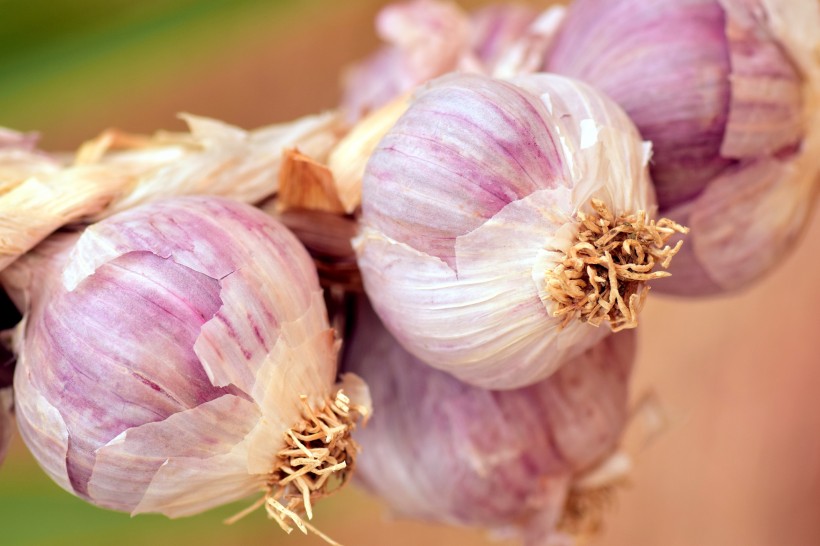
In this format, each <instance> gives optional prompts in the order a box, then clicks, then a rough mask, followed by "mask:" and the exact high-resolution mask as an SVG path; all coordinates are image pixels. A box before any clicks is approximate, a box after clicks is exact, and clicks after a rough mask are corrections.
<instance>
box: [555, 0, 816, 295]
mask: <svg viewBox="0 0 820 546" xmlns="http://www.w3.org/2000/svg"><path fill="white" fill-rule="evenodd" d="M818 51H820V5H819V4H818V3H817V2H816V0H783V1H779V0H658V1H656V2H644V1H640V0H612V1H607V2H600V1H597V0H578V1H576V2H574V3H573V4H572V6H571V7H570V8H569V9H568V11H567V17H566V19H565V21H564V23H563V26H562V29H561V31H560V32H559V34H558V36H557V38H556V40H555V43H554V47H553V49H552V51H551V52H550V55H549V58H548V60H547V62H546V63H545V65H544V66H545V68H546V69H547V70H549V71H554V72H557V73H561V74H566V75H569V76H572V77H577V78H579V79H582V80H584V81H586V82H588V83H590V84H592V85H594V86H595V87H596V88H598V89H600V90H601V91H603V92H605V93H606V94H607V95H609V96H610V97H611V98H612V99H614V100H615V101H616V102H618V104H620V105H621V106H622V107H623V108H624V109H625V110H626V111H627V113H628V114H629V115H630V117H631V118H632V119H633V121H634V122H635V124H636V125H637V127H638V129H639V130H640V131H641V134H642V136H643V137H644V138H646V139H647V140H651V141H652V143H653V147H654V149H655V154H654V157H653V161H652V165H651V173H652V178H653V181H654V183H655V186H656V189H657V193H658V204H659V208H660V213H661V215H663V216H667V217H669V218H671V219H673V220H675V221H677V222H680V223H682V224H684V225H687V226H688V227H689V228H690V230H691V231H690V234H689V235H688V236H687V238H686V239H687V240H686V242H685V244H684V246H683V249H682V251H681V252H680V253H679V255H678V256H677V257H676V258H675V260H674V261H673V262H672V265H671V267H670V269H669V272H670V273H671V274H672V277H671V278H670V279H669V280H668V281H667V282H663V283H658V284H657V289H658V290H660V291H663V292H669V293H676V294H680V295H687V296H696V295H708V294H719V293H724V292H730V291H735V290H738V289H740V288H744V287H747V286H749V285H751V284H753V283H754V282H755V281H757V280H759V279H760V278H762V277H763V276H764V275H765V274H766V273H767V272H768V271H770V270H771V269H772V268H773V267H774V266H775V265H776V264H778V263H779V262H780V261H782V258H783V256H784V255H785V254H786V252H787V251H788V250H789V249H790V248H791V247H792V246H793V244H794V241H795V240H796V239H797V237H798V235H799V233H800V232H801V230H802V227H803V225H804V223H805V221H806V218H807V217H808V215H809V213H810V211H811V209H812V208H813V206H812V205H811V203H812V202H813V201H814V193H815V190H814V187H815V186H816V184H817V179H818V177H820V142H818V141H820V136H818V135H817V133H818V132H820V114H818V107H819V106H820V101H819V100H818V95H820V53H818Z"/></svg>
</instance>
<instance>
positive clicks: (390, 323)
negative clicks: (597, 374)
mask: <svg viewBox="0 0 820 546" xmlns="http://www.w3.org/2000/svg"><path fill="white" fill-rule="evenodd" d="M649 155H650V147H649V145H648V144H647V143H645V142H643V141H642V140H641V139H640V137H639V136H638V133H637V131H636V130H635V128H634V126H633V125H632V123H631V122H630V121H629V119H628V118H627V117H626V115H625V114H624V113H623V111H622V110H621V109H620V108H618V107H617V106H616V105H615V104H614V103H613V102H611V101H610V100H609V99H607V98H606V97H604V96H603V95H601V94H600V93H598V92H596V91H595V90H593V89H592V88H591V87H589V86H587V85H585V84H582V83H580V82H577V81H575V80H571V79H568V78H563V77H560V76H553V75H546V74H539V75H527V76H521V77H518V78H515V79H513V80H511V81H509V82H505V81H500V80H493V79H490V78H486V77H482V76H477V75H454V76H448V77H444V78H441V79H439V80H436V81H435V82H433V83H431V84H430V85H429V86H428V87H426V88H424V89H423V90H422V91H420V92H419V93H418V94H417V96H416V97H415V99H414V101H413V103H412V104H411V105H410V108H409V109H408V111H407V113H405V115H404V116H403V117H402V118H400V120H399V121H398V123H397V124H396V125H395V126H394V127H393V128H392V129H391V130H390V132H388V134H387V136H386V137H385V138H384V139H383V140H382V141H381V143H380V144H379V147H378V148H377V149H376V151H375V152H374V154H373V156H372V157H371V159H370V161H369V163H368V165H367V170H366V173H365V179H364V184H363V197H362V217H361V225H362V228H361V231H360V234H359V236H358V237H357V239H356V240H355V241H354V248H355V249H356V252H357V256H358V263H359V267H360V270H361V273H362V277H363V281H364V287H365V291H366V292H367V294H368V295H369V296H370V298H371V301H372V302H373V305H374V307H375V309H376V312H377V313H378V314H379V316H380V317H381V318H382V320H383V321H384V322H385V324H386V326H387V328H388V329H389V330H390V331H391V333H392V334H393V335H394V336H395V337H396V338H397V339H398V340H399V342H400V343H402V345H403V346H404V347H405V348H406V349H407V350H408V351H410V352H411V353H413V354H414V355H415V356H416V357H418V358H419V359H421V360H423V361H425V362H427V363H429V364H431V365H432V366H434V367H437V368H439V369H442V370H445V371H447V372H450V373H452V374H453V375H455V376H456V377H458V378H460V379H462V380H463V381H465V382H468V383H471V384H474V385H478V386H483V387H487V388H516V387H521V386H525V385H528V384H532V383H534V382H536V381H538V380H540V379H543V378H545V377H547V376H548V375H549V374H550V373H552V372H554V371H555V370H556V369H557V368H558V367H559V366H560V364H561V363H562V362H563V361H565V360H567V359H568V358H571V357H572V356H575V355H577V354H579V353H581V352H583V351H584V350H586V349H587V348H589V347H591V346H592V345H594V344H595V343H596V342H598V341H599V340H600V339H601V338H602V337H603V336H605V335H606V334H607V333H608V331H609V330H610V327H609V326H605V327H601V328H595V327H594V326H592V325H591V324H601V323H602V322H603V320H602V317H601V316H600V314H601V313H603V312H602V309H604V308H606V309H607V311H606V313H608V315H607V316H609V317H610V319H611V322H610V323H609V324H612V329H619V328H621V327H626V326H634V325H635V322H636V320H637V318H636V316H637V312H638V311H639V310H640V306H641V304H642V301H643V297H644V295H645V290H644V288H645V287H643V286H642V285H643V283H642V282H640V283H638V284H636V285H635V286H634V287H632V288H629V287H627V285H621V288H622V292H624V293H623V300H624V301H623V302H621V301H619V302H618V303H617V304H616V303H614V302H613V300H612V299H611V298H610V296H612V295H613V292H608V293H607V294H606V296H605V297H604V296H602V295H601V293H599V292H598V288H595V289H594V292H595V293H594V294H593V286H592V285H597V284H598V283H599V282H602V284H601V286H603V285H604V284H606V280H607V279H610V280H612V277H610V275H609V274H608V273H602V272H601V271H602V270H598V269H595V268H594V267H592V269H591V268H590V267H591V266H590V267H587V266H586V265H585V262H584V261H583V259H584V256H586V255H587V254H592V253H594V252H593V251H592V250H590V249H591V248H592V243H591V242H582V241H586V240H587V239H588V237H587V236H586V235H585V233H586V230H587V227H588V226H589V225H592V224H588V226H587V227H584V225H583V223H584V221H585V220H584V219H585V218H587V219H589V221H590V222H592V223H594V222H596V221H597V222H598V223H599V224H600V222H602V221H604V219H603V218H602V217H601V218H598V216H596V211H600V210H604V211H611V212H612V213H613V214H614V216H621V217H622V218H627V217H628V216H629V215H637V216H635V217H634V218H633V219H632V220H629V221H631V222H633V225H632V226H633V227H634V226H638V227H641V228H643V227H647V226H652V227H653V228H654V227H655V226H656V225H655V224H653V223H652V222H650V221H649V220H648V217H651V216H652V215H653V214H654V209H655V205H654V196H653V192H652V187H651V184H650V181H649V178H648V174H647V168H646V167H647V161H648V160H649ZM590 203H592V205H591V204H590ZM593 207H594V208H595V209H596V210H592V209H593ZM640 211H644V212H645V213H646V215H643V214H642V213H640ZM604 214H608V212H605V213H604ZM639 217H640V218H643V220H637V218H639ZM596 218H598V219H597V220H596ZM610 220H612V218H610ZM619 221H620V220H619ZM607 222H608V224H609V227H607V228H606V229H604V233H607V232H608V230H609V229H610V228H613V229H611V230H610V231H609V234H608V235H605V236H602V237H601V240H604V239H608V237H609V236H610V235H611V234H613V233H621V232H622V231H623V232H624V233H621V234H620V235H619V236H621V237H625V238H628V237H627V236H626V227H627V226H630V224H628V223H625V222H622V223H621V224H619V227H618V228H617V229H614V223H613V222H609V220H607ZM599 224H595V226H593V227H594V228H595V229H600V225H599ZM658 226H660V224H658ZM678 228H679V226H678ZM629 229H632V227H629ZM664 229H665V228H664ZM681 229H682V228H681ZM672 232H674V229H673V230H671V232H667V233H664V235H663V237H664V238H667V237H669V236H670V235H671V233H672ZM599 235H600V234H599ZM599 235H596V236H594V237H593V238H592V241H594V240H595V238H597V237H599ZM582 236H583V238H582V239H579V238H581V237H582ZM633 242H634V241H633ZM658 242H661V243H662V240H661V238H658ZM629 244H631V243H627V242H626V241H625V240H624V241H623V247H622V248H623V249H626V248H627V247H628V246H629ZM596 245H597V243H596ZM661 247H663V245H661ZM596 248H597V247H596ZM619 248H621V247H620V246H619ZM644 248H645V249H646V251H647V252H646V253H645V252H644V250H641V251H640V253H639V254H640V255H641V256H645V255H648V254H647V253H648V252H650V251H649V250H648V247H644ZM659 248H660V247H659ZM674 251H675V249H671V248H666V247H663V252H665V253H668V254H674ZM618 252H621V251H620V250H619V251H618ZM630 252H632V250H630ZM652 252H654V251H652ZM607 256H609V255H608V254H607ZM600 257H601V258H602V257H603V251H602V254H601V256H600ZM618 259H619V260H624V261H630V260H632V259H635V258H634V256H633V257H632V258H629V257H627V256H626V255H625V254H624V255H622V256H620V257H619V258H618ZM568 260H569V262H568ZM653 260H654V258H653ZM573 266H577V267H578V271H577V273H572V272H570V271H568V270H569V269H570V268H572V267H573ZM621 267H624V266H617V267H614V268H610V269H609V271H610V273H612V272H613V271H614V270H615V269H618V268H621ZM626 267H627V268H630V267H632V266H626ZM593 269H595V271H593ZM648 269H651V267H649V268H648ZM648 269H647V267H646V266H636V269H635V271H638V270H640V271H647V270H648ZM569 273H572V274H571V275H570V274H569ZM591 273H594V275H595V282H592V278H591V277H587V278H586V281H584V280H583V279H582V277H584V275H587V274H591ZM613 274H614V273H613ZM600 275H603V277H604V278H603V279H602V278H601V277H600ZM564 277H567V278H568V281H567V283H565V284H566V286H565V287H564V288H561V287H560V286H559V289H556V288H555V286H554V285H555V284H556V283H558V284H559V285H560V284H561V283H562V282H563V280H562V279H563V278H564ZM614 285H615V283H614V282H613V283H612V284H610V286H614ZM579 287H580V288H579ZM564 289H565V290H566V295H567V298H564V301H562V300H560V299H556V292H557V293H561V292H563V291H564ZM579 291H580V293H577V292H579ZM559 295H561V294H559ZM570 296H571V297H572V298H577V299H575V300H573V301H572V302H569V303H567V300H569V299H570ZM624 302H625V303H624ZM607 306H608V307H607ZM582 308H585V309H582ZM619 309H623V311H624V316H623V317H619V316H618V313H619V311H618V310H619ZM590 310H591V311H593V313H592V315H591V316H585V314H584V313H586V312H588V311H590ZM576 311H577V312H576ZM596 313H597V315H596ZM575 316H578V317H579V318H584V320H587V322H584V321H581V320H574V317H575ZM621 318H625V321H620V319H621Z"/></svg>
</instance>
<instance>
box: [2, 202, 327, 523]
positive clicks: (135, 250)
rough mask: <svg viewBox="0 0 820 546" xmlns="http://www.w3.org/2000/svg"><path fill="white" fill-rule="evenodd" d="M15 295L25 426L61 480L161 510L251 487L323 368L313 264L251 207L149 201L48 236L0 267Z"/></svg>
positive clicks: (103, 502) (121, 505)
mask: <svg viewBox="0 0 820 546" xmlns="http://www.w3.org/2000/svg"><path fill="white" fill-rule="evenodd" d="M2 281H3V283H4V285H5V286H6V288H7V289H8V290H9V292H10V294H12V295H13V297H15V300H16V301H17V302H22V303H23V304H24V305H25V306H26V315H25V319H24V324H23V325H22V326H21V327H20V329H19V331H18V339H17V349H18V353H19V360H18V364H17V369H16V372H15V381H14V387H15V392H16V396H17V408H16V409H17V420H18V424H19V428H20V432H21V436H22V437H23V439H24V441H25V442H26V444H27V446H28V447H29V448H30V450H31V451H32V453H33V454H34V455H35V457H36V458H37V460H38V462H39V463H40V465H41V466H42V467H43V468H44V469H45V470H46V472H47V473H48V474H49V475H50V476H51V477H52V478H53V479H54V480H55V481H56V482H57V483H58V484H59V485H60V486H61V487H63V488H64V489H66V490H67V491H69V492H72V493H74V494H75V495H78V496H80V497H82V498H84V499H86V500H88V501H90V502H92V503H94V504H96V505H98V506H102V507H106V508H111V509H114V510H121V511H126V512H130V513H132V514H137V513H142V512H160V513H163V514H166V515H168V516H171V517H177V516H185V515H190V514H195V513H198V512H201V511H203V510H206V509H208V508H211V507H214V506H218V505H221V504H225V503H227V502H230V501H233V500H237V499H240V498H243V497H245V496H247V495H249V494H252V493H255V492H260V491H264V490H265V488H266V487H267V486H268V485H269V482H270V481H271V473H272V472H273V470H274V466H275V464H276V460H277V459H276V457H277V453H278V451H279V450H280V449H282V448H283V447H284V442H285V432H286V431H287V430H288V429H289V428H290V427H293V426H294V425H295V424H297V423H299V422H301V420H302V411H303V409H304V405H303V402H302V401H301V400H300V395H304V396H306V397H307V401H308V403H309V404H311V405H312V406H313V407H314V408H316V407H319V406H321V405H322V404H323V402H324V401H325V400H326V399H327V397H328V396H329V394H330V393H331V390H332V385H333V381H334V378H335V374H336V370H335V355H336V351H337V343H336V341H335V338H334V334H333V331H332V330H331V329H330V327H329V325H328V321H327V312H326V310H325V307H324V303H323V300H322V293H321V290H320V288H319V285H318V280H317V277H316V272H315V269H314V268H313V265H312V262H311V260H310V258H309V256H308V254H307V253H306V251H305V250H304V248H303V247H302V246H301V245H300V244H299V242H298V241H297V240H296V238H295V237H294V236H293V235H292V234H290V233H289V232H288V231H287V230H286V229H285V228H284V227H283V226H281V225H280V224H278V223H277V222H275V221H274V220H273V219H271V218H270V217H268V216H267V215H265V214H264V213H262V212H261V211H259V210H257V209H254V208H253V207H250V206H248V205H244V204H241V203H238V202H233V201H229V200H224V199H219V198H213V197H189V198H177V199H171V200H166V201H160V202H157V203H153V204H151V205H147V206H143V207H137V208H134V209H131V210H129V211H126V212H123V213H120V214H117V215H114V216H112V217H110V218H108V219H106V220H103V221H101V222H99V223H97V224H94V225H92V226H90V227H89V228H87V229H86V230H85V231H84V232H83V233H82V234H81V235H78V234H68V235H65V234H58V235H57V236H55V237H53V238H50V239H49V240H47V241H46V242H45V243H44V245H40V246H39V247H38V248H37V249H36V250H35V251H33V252H32V253H29V254H28V255H26V256H25V257H24V258H22V259H21V260H18V261H17V262H15V264H13V265H12V266H11V267H10V268H8V269H7V270H6V271H4V272H3V274H2Z"/></svg>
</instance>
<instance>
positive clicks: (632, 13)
mask: <svg viewBox="0 0 820 546" xmlns="http://www.w3.org/2000/svg"><path fill="white" fill-rule="evenodd" d="M725 19H726V18H725V15H724V13H723V10H722V9H721V8H720V6H719V5H718V3H717V2H716V1H715V0H685V1H669V0H660V1H657V2H646V1H644V0H614V1H601V0H578V1H576V2H574V3H573V5H572V7H571V9H569V10H568V12H567V16H566V19H565V20H564V22H563V25H562V28H561V31H560V32H559V35H558V37H557V38H556V40H555V43H554V45H553V49H552V52H551V54H550V57H549V61H548V63H547V70H549V71H550V72H556V73H558V74H566V75H568V76H572V77H575V78H578V79H580V80H583V81H586V82H588V83H591V84H592V85H594V86H596V87H597V88H598V89H600V90H601V91H603V92H604V93H606V94H607V95H608V96H609V97H611V98H612V99H614V100H615V101H616V102H618V104H620V105H621V106H622V107H623V108H624V110H626V112H627V114H629V116H630V117H631V118H632V120H633V121H634V122H635V125H637V126H638V129H639V130H640V131H641V136H642V137H643V138H645V139H647V140H650V141H652V143H653V154H652V173H653V181H654V183H655V188H656V191H657V195H658V203H659V205H660V207H661V210H664V209H665V208H667V207H670V206H673V205H675V204H677V203H680V202H682V201H684V200H686V199H689V198H691V197H693V196H695V195H697V194H698V192H700V191H701V190H702V189H703V188H704V187H705V185H706V184H707V183H708V182H709V180H710V179H711V178H712V177H714V176H715V175H716V174H717V173H719V172H720V171H721V169H723V168H725V167H726V166H727V165H730V164H731V163H732V161H731V160H730V159H727V158H724V157H721V155H720V144H721V142H722V141H723V135H724V132H725V127H726V121H727V119H728V116H729V98H730V88H729V81H728V74H729V72H730V66H729V51H728V46H727V40H726V33H725V27H726V20H725Z"/></svg>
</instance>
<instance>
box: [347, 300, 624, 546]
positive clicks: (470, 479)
mask: <svg viewBox="0 0 820 546" xmlns="http://www.w3.org/2000/svg"><path fill="white" fill-rule="evenodd" d="M353 324H354V326H353V328H352V335H351V336H350V339H349V347H348V349H347V351H346V353H345V360H344V363H343V367H344V369H346V370H348V371H352V372H354V373H356V374H358V375H360V376H361V377H362V378H364V380H365V381H367V383H368V385H369V386H370V391H371V395H372V397H373V406H374V413H373V416H372V418H371V419H370V421H369V422H368V425H367V427H365V428H363V429H361V430H357V431H356V433H355V437H356V439H357V440H358V441H359V442H360V444H361V446H362V454H361V456H360V458H359V463H360V466H359V471H358V472H357V474H356V476H355V478H354V479H355V482H354V483H358V484H361V485H362V486H363V487H364V488H365V489H366V490H368V491H369V492H371V493H373V494H374V495H376V496H377V497H378V498H379V499H381V500H382V501H383V502H384V503H385V504H386V505H387V507H388V508H389V510H390V511H391V512H393V513H395V514H396V515H397V516H400V517H406V518H416V519H422V520H426V521H431V522H437V523H447V524H452V525H461V526H475V527H481V528H488V529H491V530H495V531H502V532H506V534H515V535H519V536H523V537H524V538H525V542H526V544H528V545H531V546H535V545H542V546H543V545H546V544H550V545H553V544H558V543H560V541H561V539H565V540H569V538H570V536H569V535H578V534H586V533H594V532H595V531H596V530H597V526H598V525H600V523H601V519H602V517H603V516H604V515H605V509H606V508H607V497H608V495H611V494H612V492H613V489H614V488H615V487H616V484H617V483H618V482H619V480H620V479H623V477H624V472H628V470H629V469H628V467H623V462H624V460H625V459H624V458H623V456H621V455H619V454H618V452H619V449H618V445H619V442H620V439H621V435H622V432H623V431H624V427H625V426H626V423H627V420H628V413H629V412H628V403H627V398H628V397H627V394H628V393H627V391H628V382H629V376H630V370H631V367H632V363H633V360H634V355H635V347H636V344H635V334H634V332H632V331H630V332H623V333H619V334H614V335H612V336H609V337H607V338H606V339H604V340H603V341H601V342H600V343H598V344H597V345H595V346H594V347H592V348H591V349H589V350H587V351H586V352H585V353H583V354H581V355H579V356H578V357H576V358H575V359H573V360H572V361H571V362H568V363H567V364H566V365H565V366H563V367H562V368H561V369H560V370H559V371H558V372H556V373H555V374H554V375H553V376H551V377H550V378H549V379H546V380H544V381H541V382H539V383H537V384H535V385H532V386H530V387H526V388H523V389H516V390H508V391H488V390H483V389H480V388H476V387H472V386H469V385H466V384H464V383H462V382H460V381H458V380H457V379H455V378H453V377H452V376H450V375H449V374H446V373H443V372H441V371H438V370H434V369H433V368H430V367H429V366H427V365H425V364H424V363H423V362H420V361H419V360H417V359H415V358H414V357H413V356H412V355H410V354H409V353H407V352H406V351H404V350H403V349H402V348H401V346H400V345H399V344H398V343H397V342H396V341H395V339H393V338H392V337H391V336H390V335H389V334H388V332H387V331H386V330H385V329H384V327H383V326H382V325H381V324H380V323H379V320H378V318H377V317H376V316H375V314H374V313H373V311H372V309H370V308H369V306H368V305H367V304H366V303H360V304H359V307H358V314H357V315H356V318H355V320H354V321H353ZM616 466H617V467H618V468H615V467H616Z"/></svg>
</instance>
